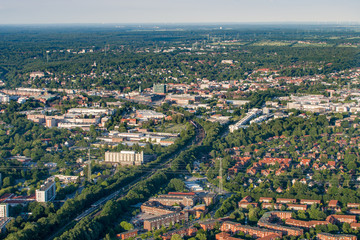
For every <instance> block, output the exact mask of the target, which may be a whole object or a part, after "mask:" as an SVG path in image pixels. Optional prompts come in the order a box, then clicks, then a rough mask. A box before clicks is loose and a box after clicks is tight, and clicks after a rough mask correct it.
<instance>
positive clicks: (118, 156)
mask: <svg viewBox="0 0 360 240" xmlns="http://www.w3.org/2000/svg"><path fill="white" fill-rule="evenodd" d="M105 162H110V163H119V164H121V165H142V164H143V163H144V152H140V153H139V152H138V153H137V152H135V151H121V152H106V153H105Z"/></svg>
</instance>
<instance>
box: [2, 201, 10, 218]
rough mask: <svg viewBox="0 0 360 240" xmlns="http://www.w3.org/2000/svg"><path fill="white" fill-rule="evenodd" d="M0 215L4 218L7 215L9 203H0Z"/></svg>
mask: <svg viewBox="0 0 360 240" xmlns="http://www.w3.org/2000/svg"><path fill="white" fill-rule="evenodd" d="M0 217H1V218H5V217H9V205H8V204H6V203H1V204H0Z"/></svg>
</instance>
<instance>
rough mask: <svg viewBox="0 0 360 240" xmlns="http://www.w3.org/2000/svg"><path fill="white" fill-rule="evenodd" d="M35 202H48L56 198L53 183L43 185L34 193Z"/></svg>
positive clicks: (48, 182)
mask: <svg viewBox="0 0 360 240" xmlns="http://www.w3.org/2000/svg"><path fill="white" fill-rule="evenodd" d="M35 196H36V201H37V202H48V201H51V200H53V199H54V198H55V196H56V186H55V182H53V181H47V182H45V184H44V185H41V187H40V189H37V190H36V192H35Z"/></svg>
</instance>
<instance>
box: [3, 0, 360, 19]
mask: <svg viewBox="0 0 360 240" xmlns="http://www.w3.org/2000/svg"><path fill="white" fill-rule="evenodd" d="M359 10H360V0H296V1H295V0H128V1H125V0H0V24H24V23H25V24H33V23H192V22H195V23H206V22H209V23H215V22H350V21H351V22H358V23H360V11H359Z"/></svg>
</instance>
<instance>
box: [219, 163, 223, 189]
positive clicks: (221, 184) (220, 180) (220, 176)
mask: <svg viewBox="0 0 360 240" xmlns="http://www.w3.org/2000/svg"><path fill="white" fill-rule="evenodd" d="M219 160H220V166H219V188H220V194H222V193H223V173H222V172H223V169H222V158H220V159H219Z"/></svg>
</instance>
